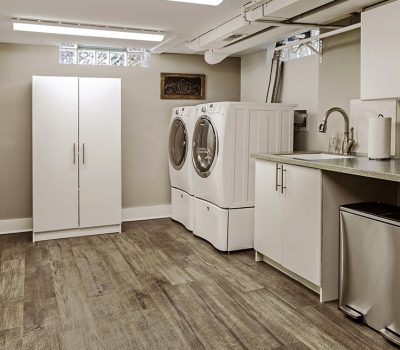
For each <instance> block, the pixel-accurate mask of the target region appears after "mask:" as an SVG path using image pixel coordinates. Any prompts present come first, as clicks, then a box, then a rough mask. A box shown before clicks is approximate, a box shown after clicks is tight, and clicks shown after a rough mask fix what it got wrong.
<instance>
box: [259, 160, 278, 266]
mask: <svg viewBox="0 0 400 350" xmlns="http://www.w3.org/2000/svg"><path fill="white" fill-rule="evenodd" d="M280 167H281V165H279V164H277V163H273V162H267V161H261V160H257V161H256V190H255V222H254V249H255V250H256V251H258V252H260V253H262V254H264V255H265V256H267V257H268V258H270V259H272V260H274V261H276V262H278V263H281V261H282V209H283V208H282V205H283V196H282V194H281V192H280V188H278V189H277V186H276V185H277V181H279V180H280V176H277V175H280V171H279V170H278V169H280Z"/></svg>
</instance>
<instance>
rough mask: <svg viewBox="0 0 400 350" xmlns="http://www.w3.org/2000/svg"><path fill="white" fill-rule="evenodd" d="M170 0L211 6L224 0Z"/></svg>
mask: <svg viewBox="0 0 400 350" xmlns="http://www.w3.org/2000/svg"><path fill="white" fill-rule="evenodd" d="M168 1H175V2H187V3H189V4H198V5H211V6H218V5H220V4H221V3H222V2H223V1H224V0H168Z"/></svg>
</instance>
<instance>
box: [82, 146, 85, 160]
mask: <svg viewBox="0 0 400 350" xmlns="http://www.w3.org/2000/svg"><path fill="white" fill-rule="evenodd" d="M82 163H83V164H85V144H84V143H82Z"/></svg>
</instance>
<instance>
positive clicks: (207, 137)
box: [192, 116, 218, 178]
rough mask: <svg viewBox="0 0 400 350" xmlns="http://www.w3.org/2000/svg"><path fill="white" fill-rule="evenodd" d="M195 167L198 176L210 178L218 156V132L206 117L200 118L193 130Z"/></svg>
mask: <svg viewBox="0 0 400 350" xmlns="http://www.w3.org/2000/svg"><path fill="white" fill-rule="evenodd" d="M192 152H193V153H192V155H193V165H194V169H195V170H196V172H197V174H198V175H199V176H201V177H203V178H205V177H208V176H209V175H210V174H211V171H212V169H213V167H214V165H215V162H216V160H217V156H218V137H217V132H216V130H215V128H214V126H213V124H212V123H211V120H210V119H208V118H207V117H206V116H203V117H200V118H199V119H198V120H197V122H196V125H195V127H194V130H193V149H192Z"/></svg>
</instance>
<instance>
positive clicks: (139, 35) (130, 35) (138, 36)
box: [13, 22, 164, 42]
mask: <svg viewBox="0 0 400 350" xmlns="http://www.w3.org/2000/svg"><path fill="white" fill-rule="evenodd" d="M13 29H14V30H18V31H23V32H35V33H47V34H61V35H76V36H86V37H96V38H110V39H126V40H141V41H158V42H160V41H162V40H163V39H164V34H162V33H149V32H146V31H143V32H133V31H120V30H106V29H91V28H85V27H78V26H62V25H61V26H57V25H48V24H41V23H23V22H14V23H13Z"/></svg>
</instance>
